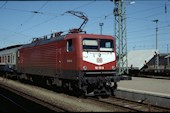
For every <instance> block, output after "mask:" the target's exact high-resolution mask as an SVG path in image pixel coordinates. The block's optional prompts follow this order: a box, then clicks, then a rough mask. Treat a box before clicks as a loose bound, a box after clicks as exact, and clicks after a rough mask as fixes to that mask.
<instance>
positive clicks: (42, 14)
mask: <svg viewBox="0 0 170 113" xmlns="http://www.w3.org/2000/svg"><path fill="white" fill-rule="evenodd" d="M133 1H134V2H135V3H134V2H133V4H132V2H131V1H130V0H126V17H127V19H126V28H127V47H128V51H132V50H143V49H155V48H156V22H153V20H158V23H157V26H158V50H159V51H160V52H161V53H167V52H169V53H170V0H133ZM113 9H114V2H112V1H109V0H105V1H104V0H103V1H102V0H101V1H98V0H94V1H92V0H91V1H90V0H87V1H86V0H83V1H79V0H75V1H69V0H66V1H61V0H59V1H58V0H56V1H0V48H4V47H7V46H11V45H17V44H27V43H30V42H31V41H32V39H33V38H35V37H42V36H44V35H47V34H51V33H53V32H58V31H68V30H69V29H72V28H78V27H80V25H81V24H82V22H83V20H82V19H80V18H78V17H75V16H73V15H71V14H68V13H65V12H66V11H70V10H74V11H81V12H83V13H85V14H86V15H87V17H88V22H87V24H86V25H85V27H84V29H83V30H85V31H86V32H87V33H90V34H100V26H99V23H104V25H103V26H102V34H104V35H112V36H114V22H115V21H114V15H113Z"/></svg>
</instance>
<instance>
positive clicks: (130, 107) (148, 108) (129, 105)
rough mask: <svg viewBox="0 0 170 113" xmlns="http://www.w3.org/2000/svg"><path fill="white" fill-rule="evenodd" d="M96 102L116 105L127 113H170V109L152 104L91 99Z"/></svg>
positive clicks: (110, 98)
mask: <svg viewBox="0 0 170 113" xmlns="http://www.w3.org/2000/svg"><path fill="white" fill-rule="evenodd" d="M90 99H92V100H94V101H97V102H101V103H103V104H108V105H114V106H117V107H120V108H122V109H124V110H125V111H128V112H131V111H135V112H169V111H170V109H168V108H164V107H160V106H155V105H151V104H150V103H148V104H146V103H142V102H135V101H130V100H125V99H121V98H117V97H109V98H98V99H97V98H90Z"/></svg>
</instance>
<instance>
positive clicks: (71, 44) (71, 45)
mask: <svg viewBox="0 0 170 113" xmlns="http://www.w3.org/2000/svg"><path fill="white" fill-rule="evenodd" d="M72 50H73V43H72V39H69V40H68V41H67V52H71V51H72Z"/></svg>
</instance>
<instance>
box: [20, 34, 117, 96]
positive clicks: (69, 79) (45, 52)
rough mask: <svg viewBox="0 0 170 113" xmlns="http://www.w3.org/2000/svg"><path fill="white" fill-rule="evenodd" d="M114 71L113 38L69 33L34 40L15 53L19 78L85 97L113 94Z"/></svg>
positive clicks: (114, 47)
mask: <svg viewBox="0 0 170 113" xmlns="http://www.w3.org/2000/svg"><path fill="white" fill-rule="evenodd" d="M115 70H116V44H115V38H114V37H112V36H107V35H95V34H80V33H69V34H66V35H62V36H61V35H60V36H55V37H51V38H49V39H47V38H45V39H37V40H35V41H34V42H32V43H31V44H27V45H24V46H23V47H22V48H21V49H19V53H18V73H20V76H19V77H20V78H25V79H28V80H32V81H37V82H40V81H43V83H46V84H48V85H57V86H63V87H66V88H69V89H70V90H77V89H79V92H81V94H85V95H88V94H92V93H93V94H95V95H98V94H99V95H101V94H104V95H110V94H113V92H114V90H115V89H116V87H117V84H116V82H117V76H116V71H115ZM76 93H78V92H76Z"/></svg>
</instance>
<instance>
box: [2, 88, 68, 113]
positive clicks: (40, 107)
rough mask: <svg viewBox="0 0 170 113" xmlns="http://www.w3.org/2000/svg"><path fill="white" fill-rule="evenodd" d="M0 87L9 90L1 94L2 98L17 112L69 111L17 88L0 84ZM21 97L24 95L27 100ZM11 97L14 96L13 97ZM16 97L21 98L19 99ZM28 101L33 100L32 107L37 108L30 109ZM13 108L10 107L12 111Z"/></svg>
mask: <svg viewBox="0 0 170 113" xmlns="http://www.w3.org/2000/svg"><path fill="white" fill-rule="evenodd" d="M0 88H1V89H4V90H6V91H8V93H5V94H0V98H1V99H3V100H4V102H6V103H7V104H10V106H12V108H13V109H14V111H16V112H24V113H30V112H35V111H37V112H40V111H41V112H69V111H68V110H66V109H63V108H60V107H58V106H55V105H53V104H52V103H50V102H47V101H43V100H41V99H38V98H35V97H33V96H31V95H28V94H26V93H23V92H20V91H18V90H15V89H13V88H11V87H8V86H3V85H0ZM9 92H10V93H9ZM7 94H8V96H7ZM10 95H12V97H10ZM14 95H15V96H14ZM14 97H15V99H14ZM21 97H23V98H25V99H27V100H23V99H22V100H21ZM11 98H13V99H11ZM16 98H19V100H17V99H16ZM28 101H30V102H31V104H30V103H29V104H30V105H31V107H34V108H35V109H34V108H31V109H32V111H31V110H30V108H29V106H26V105H28V104H25V103H28ZM32 103H34V104H32ZM35 103H36V104H35ZM35 106H36V107H35ZM14 107H15V108H14ZM5 110H7V112H9V108H8V109H7V108H6V109H5ZM11 110H12V109H10V112H12V111H13V110H12V111H11Z"/></svg>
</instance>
